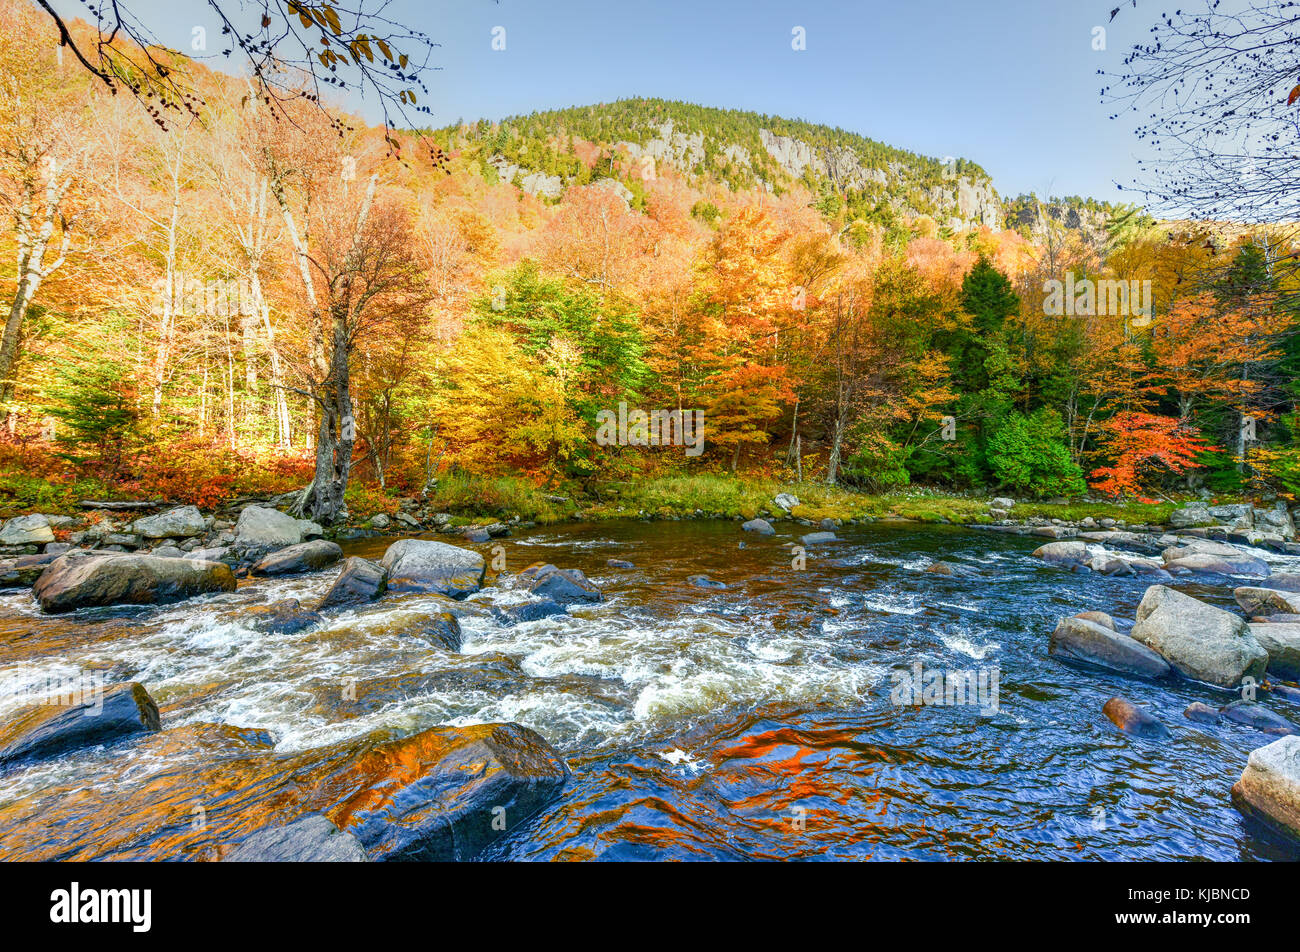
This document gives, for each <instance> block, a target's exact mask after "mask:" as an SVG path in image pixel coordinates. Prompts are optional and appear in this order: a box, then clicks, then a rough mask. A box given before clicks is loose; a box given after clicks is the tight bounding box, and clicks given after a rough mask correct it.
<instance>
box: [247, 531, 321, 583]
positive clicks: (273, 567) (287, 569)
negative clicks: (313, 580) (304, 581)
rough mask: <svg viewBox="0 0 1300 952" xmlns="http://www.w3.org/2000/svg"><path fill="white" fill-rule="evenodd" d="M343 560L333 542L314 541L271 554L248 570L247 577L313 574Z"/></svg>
mask: <svg viewBox="0 0 1300 952" xmlns="http://www.w3.org/2000/svg"><path fill="white" fill-rule="evenodd" d="M341 558H343V550H342V549H340V548H339V547H338V545H336V544H335V543H333V542H327V541H326V540H324V539H315V540H313V541H311V542H300V543H299V544H298V545H291V546H288V547H286V548H283V549H278V550H277V551H275V552H272V553H271V554H270V555H268V556H266V558H264V559H262V561H260V562H258V563H257V564H256V565H254V566H253V567H252V568H251V569H249V570H248V574H249V575H263V576H273V575H297V574H298V573H300V572H315V571H317V570H319V569H323V568H325V567H326V566H330V565H333V564H334V563H335V562H337V561H338V560H339V559H341Z"/></svg>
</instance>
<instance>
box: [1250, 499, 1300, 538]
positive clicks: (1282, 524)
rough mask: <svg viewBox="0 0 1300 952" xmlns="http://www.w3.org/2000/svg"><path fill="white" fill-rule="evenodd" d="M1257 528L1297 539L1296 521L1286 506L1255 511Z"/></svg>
mask: <svg viewBox="0 0 1300 952" xmlns="http://www.w3.org/2000/svg"><path fill="white" fill-rule="evenodd" d="M1254 518H1255V528H1257V529H1262V530H1263V531H1265V532H1276V533H1277V534H1278V535H1280V536H1281V537H1282V538H1283V539H1287V540H1292V539H1295V522H1294V521H1293V520H1292V518H1291V513H1289V512H1287V511H1286V509H1285V507H1284V508H1281V509H1256V510H1255V513H1254Z"/></svg>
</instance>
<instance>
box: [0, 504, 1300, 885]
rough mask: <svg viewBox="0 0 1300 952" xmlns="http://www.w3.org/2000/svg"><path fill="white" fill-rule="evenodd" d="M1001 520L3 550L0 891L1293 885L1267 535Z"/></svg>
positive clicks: (33, 527)
mask: <svg viewBox="0 0 1300 952" xmlns="http://www.w3.org/2000/svg"><path fill="white" fill-rule="evenodd" d="M1006 502H1009V501H1003V500H995V501H994V503H993V504H992V506H991V507H990V508H991V511H992V512H993V513H994V514H995V516H996V519H995V523H994V524H993V525H991V526H985V527H982V528H978V529H977V528H966V527H958V526H927V527H921V526H915V525H908V524H898V523H891V524H886V523H877V524H871V525H839V524H836V523H835V522H834V521H829V520H828V521H827V522H826V523H825V524H811V523H809V521H808V520H802V524H801V521H799V520H795V519H792V518H789V517H788V515H785V517H783V514H788V512H789V510H790V509H792V508H794V507H795V506H796V505H797V501H796V502H794V503H791V501H790V500H789V499H785V500H782V499H779V498H778V499H777V500H774V501H773V505H772V507H771V509H770V510H769V511H768V512H767V513H765V514H764V516H763V517H762V518H759V519H755V520H751V521H750V522H747V523H745V524H744V525H743V526H742V525H741V524H740V523H739V522H722V521H717V520H708V521H698V522H685V523H648V522H628V523H602V524H594V525H581V524H579V525H573V526H567V527H563V528H560V529H539V528H535V527H533V528H529V527H521V526H519V525H516V526H513V527H512V526H510V525H509V524H507V523H504V522H503V523H501V524H499V525H497V526H493V527H489V528H484V529H482V530H481V532H482V534H481V535H476V536H475V537H474V538H479V539H480V541H477V542H475V541H471V538H470V537H467V536H466V533H465V532H464V531H463V530H459V529H457V530H455V534H456V535H459V536H461V537H460V538H454V539H453V538H451V536H452V535H453V532H451V531H448V532H444V533H442V534H438V533H436V532H424V533H422V534H420V535H412V534H411V531H412V529H413V527H411V526H409V525H406V524H405V523H398V524H393V523H390V524H389V525H386V526H383V527H382V528H384V529H387V530H390V534H389V535H387V536H379V535H373V536H371V535H369V534H366V535H367V536H368V537H363V538H352V539H349V538H346V537H344V538H343V539H341V540H340V539H335V540H326V539H322V538H320V536H321V535H322V533H321V530H320V527H319V526H315V525H313V524H311V523H306V522H304V521H302V520H297V519H293V518H292V517H290V516H287V515H285V514H284V513H281V512H279V511H277V510H275V509H273V508H271V507H268V506H262V505H250V506H246V507H245V508H244V509H243V511H242V512H241V513H240V514H239V515H238V516H237V517H236V518H234V519H228V520H227V519H215V518H213V517H212V516H205V515H204V514H202V513H199V512H198V511H197V510H192V509H189V508H188V507H179V508H176V509H172V510H168V511H163V512H158V513H150V514H146V515H138V514H136V515H133V516H130V517H122V516H120V515H108V516H107V519H108V520H109V521H110V523H111V528H112V530H113V531H108V530H107V527H102V523H103V521H104V519H96V518H88V519H87V520H85V522H86V523H87V524H86V525H78V524H76V523H62V524H60V522H59V521H58V520H51V519H48V518H45V519H44V523H42V518H44V517H37V516H33V517H24V518H20V519H19V520H11V521H10V522H8V523H6V524H5V525H4V527H3V528H2V529H0V540H4V544H5V545H8V546H14V547H18V549H21V551H18V550H17V549H10V550H9V551H8V552H7V558H8V561H7V562H6V563H5V564H4V565H3V566H0V579H3V580H4V582H5V583H6V584H7V585H9V586H10V588H9V591H8V593H7V594H3V595H0V830H2V831H3V832H0V857H3V858H6V859H59V858H83V859H84V858H189V859H209V860H214V859H236V860H248V859H265V860H270V859H283V858H288V857H291V856H300V857H304V858H313V859H334V860H361V859H368V860H392V859H474V858H593V857H607V858H627V857H684V858H687V857H699V856H713V857H728V858H738V857H754V858H758V857H776V856H790V857H799V856H813V855H824V856H876V857H881V858H888V857H894V856H900V857H901V856H931V857H937V856H967V857H982V856H1011V857H1025V858H1028V857H1040V856H1041V857H1051V856H1061V857H1066V856H1071V857H1073V856H1094V857H1106V858H1191V857H1200V856H1208V857H1216V858H1239V857H1254V858H1296V857H1297V856H1300V847H1298V846H1297V843H1298V842H1300V839H1297V832H1298V831H1300V823H1298V822H1297V818H1298V817H1300V808H1298V807H1297V804H1300V798H1298V797H1297V791H1298V790H1300V770H1297V769H1296V767H1297V759H1298V757H1297V750H1298V748H1297V745H1300V738H1298V737H1297V736H1296V735H1295V732H1296V730H1297V726H1296V725H1297V723H1298V722H1300V689H1297V688H1296V686H1295V681H1294V679H1295V678H1296V677H1297V675H1298V674H1300V638H1297V637H1296V634H1297V633H1300V624H1297V623H1298V622H1300V594H1294V593H1296V592H1297V591H1300V575H1297V574H1295V573H1296V572H1300V559H1297V558H1295V557H1294V553H1293V552H1291V551H1290V549H1289V547H1290V546H1293V545H1294V538H1295V529H1294V523H1293V522H1292V517H1291V515H1290V514H1289V513H1287V512H1286V511H1285V510H1280V509H1278V510H1273V509H1270V510H1257V509H1254V508H1253V507H1247V510H1248V511H1240V510H1234V511H1227V510H1221V511H1220V512H1215V511H1213V509H1212V508H1211V507H1208V506H1205V507H1201V506H1190V507H1187V509H1186V511H1180V512H1182V514H1181V515H1180V513H1177V512H1176V513H1175V514H1174V515H1175V518H1174V520H1173V523H1174V524H1171V525H1167V526H1159V527H1153V526H1122V525H1112V526H1103V525H1101V524H1098V523H1093V524H1091V525H1089V524H1086V523H1085V524H1075V525H1067V524H1064V523H1053V522H1052V521H1051V520H1041V519H1040V520H1035V522H1034V523H1033V524H1019V523H1016V522H1013V521H1012V520H1010V518H1009V516H1008V515H1006V513H1008V512H1010V511H1011V509H1010V507H1009V506H1006V505H1005V503H1006ZM783 503H785V504H786V505H782V504H783ZM1279 514H1280V515H1279ZM128 518H129V521H127V519H128ZM412 518H414V517H412ZM417 521H418V520H417ZM1247 522H1248V523H1249V525H1247V524H1246V523H1247ZM398 525H400V526H401V527H402V529H403V530H404V531H406V533H407V536H406V537H400V538H394V537H393V535H392V534H391V530H393V529H396V528H398ZM97 527H98V528H97ZM377 528H378V527H376V530H375V531H377ZM443 528H444V529H451V527H450V526H449V525H448V524H444V526H443ZM124 529H125V530H129V531H127V532H123V531H122V530H124ZM74 535H75V537H74ZM127 535H129V536H132V537H133V538H132V539H131V540H128V539H126V538H124V537H125V536H127ZM1274 537H1276V538H1274ZM219 550H222V551H219ZM1293 609H1294V610H1293ZM909 679H914V680H915V683H914V684H913V683H912V681H911V680H909ZM954 685H956V686H957V687H959V688H960V692H956V691H954ZM913 687H915V690H914V691H913V690H912V688H913ZM968 687H969V689H970V693H969V695H967V694H966V689H967V688H968ZM958 693H960V696H958ZM87 715H90V716H87Z"/></svg>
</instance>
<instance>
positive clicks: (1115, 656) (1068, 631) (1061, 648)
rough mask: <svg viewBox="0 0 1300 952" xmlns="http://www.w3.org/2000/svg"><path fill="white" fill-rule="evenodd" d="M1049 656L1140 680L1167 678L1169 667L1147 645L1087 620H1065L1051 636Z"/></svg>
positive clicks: (1062, 620) (1075, 618)
mask: <svg viewBox="0 0 1300 952" xmlns="http://www.w3.org/2000/svg"><path fill="white" fill-rule="evenodd" d="M1047 653H1048V654H1049V655H1051V656H1052V657H1054V658H1061V659H1062V660H1066V661H1077V662H1082V663H1084V664H1090V665H1094V666H1096V667H1099V668H1105V669H1106V670H1108V671H1114V672H1117V673H1119V674H1125V675H1130V676H1132V677H1139V678H1151V679H1158V678H1167V677H1169V676H1170V674H1171V673H1172V671H1171V669H1170V667H1169V663H1168V662H1167V661H1165V659H1164V658H1162V657H1160V655H1158V654H1157V653H1156V652H1154V651H1152V650H1151V649H1150V648H1148V647H1147V646H1146V645H1144V644H1141V643H1140V642H1138V641H1135V640H1134V639H1132V638H1130V637H1129V636H1128V635H1121V634H1120V633H1119V632H1117V631H1115V629H1114V627H1113V623H1112V627H1107V626H1105V625H1100V624H1098V623H1097V622H1094V621H1089V620H1088V619H1086V618H1079V617H1077V616H1076V617H1074V618H1062V619H1061V620H1060V622H1058V623H1057V625H1056V630H1055V631H1053V632H1052V638H1051V641H1050V642H1049V644H1048V648H1047Z"/></svg>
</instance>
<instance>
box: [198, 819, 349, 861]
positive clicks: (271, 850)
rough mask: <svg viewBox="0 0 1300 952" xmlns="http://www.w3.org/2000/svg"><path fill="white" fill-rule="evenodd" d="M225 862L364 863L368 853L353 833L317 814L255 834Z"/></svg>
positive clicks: (249, 836)
mask: <svg viewBox="0 0 1300 952" xmlns="http://www.w3.org/2000/svg"><path fill="white" fill-rule="evenodd" d="M222 859H223V860H224V861H225V862H228V863H364V862H365V861H366V851H365V849H364V848H363V847H362V846H361V841H360V840H358V839H357V838H356V837H355V836H353V835H352V834H351V833H345V832H343V831H341V830H340V829H339V828H338V827H337V826H335V825H334V824H333V823H331V822H330V821H329V819H328V818H327V817H323V816H321V815H320V814H319V813H313V814H309V815H307V816H305V817H302V818H301V819H298V820H295V821H293V822H292V823H290V824H288V825H286V826H266V827H262V829H260V830H255V831H254V832H253V833H250V834H249V835H248V836H247V837H246V838H245V839H243V840H240V842H239V844H238V845H237V846H235V847H234V848H233V849H231V850H229V851H228V852H226V853H225V855H224V856H222Z"/></svg>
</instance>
